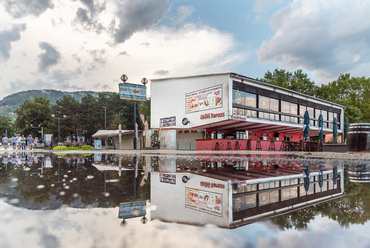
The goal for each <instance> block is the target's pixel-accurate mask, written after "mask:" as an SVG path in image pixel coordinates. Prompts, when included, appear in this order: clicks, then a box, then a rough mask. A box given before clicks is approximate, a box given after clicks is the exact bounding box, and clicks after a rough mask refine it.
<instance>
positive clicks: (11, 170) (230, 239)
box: [0, 151, 370, 247]
mask: <svg viewBox="0 0 370 248" xmlns="http://www.w3.org/2000/svg"><path fill="white" fill-rule="evenodd" d="M63 152H64V151H63ZM0 155H1V161H0V211H1V212H2V213H3V214H2V215H1V216H0V226H1V227H0V237H1V238H0V247H24V245H25V244H27V247H143V246H144V247H146V246H150V247H169V246H175V247H313V246H316V247H324V246H325V247H348V246H349V245H353V244H355V245H356V247H368V244H369V243H370V238H369V237H368V235H367V233H368V232H369V231H370V224H369V222H368V219H369V218H370V183H369V180H370V177H369V175H370V160H366V159H332V158H320V159H315V158H307V156H303V155H300V154H298V155H293V154H287V153H282V154H281V153H278V154H264V153H259V154H253V153H245V154H240V153H237V154H224V153H217V154H215V153H202V154H199V153H186V152H184V153H180V154H179V153H177V154H171V153H166V154H162V153H160V152H155V151H154V152H153V151H151V152H140V153H138V154H130V153H129V152H125V153H120V154H117V153H116V154H113V153H108V152H101V153H99V152H96V151H94V152H92V153H90V152H88V153H86V152H85V153H76V152H75V153H73V154H64V153H45V152H37V151H25V152H22V151H8V152H6V153H4V152H1V153H0ZM122 203H123V204H122ZM133 204H134V205H133ZM135 204H136V205H135ZM139 205H145V206H144V207H142V208H140V207H139ZM119 215H124V216H126V218H124V219H125V221H124V222H123V221H122V220H123V219H122V218H118V216H119ZM143 216H145V218H143ZM146 221H147V223H146V224H142V222H146Z"/></svg>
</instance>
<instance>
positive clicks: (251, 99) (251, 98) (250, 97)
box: [244, 93, 257, 108]
mask: <svg viewBox="0 0 370 248" xmlns="http://www.w3.org/2000/svg"><path fill="white" fill-rule="evenodd" d="M244 98H245V101H244V104H245V106H247V107H253V108H256V107H257V104H256V103H257V95H256V94H251V93H245V95H244Z"/></svg>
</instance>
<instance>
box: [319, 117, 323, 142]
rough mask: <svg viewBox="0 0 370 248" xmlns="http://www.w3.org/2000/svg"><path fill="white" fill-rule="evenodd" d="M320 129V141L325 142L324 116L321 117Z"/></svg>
mask: <svg viewBox="0 0 370 248" xmlns="http://www.w3.org/2000/svg"><path fill="white" fill-rule="evenodd" d="M319 128H320V131H319V140H323V139H324V118H323V116H322V114H320V115H319Z"/></svg>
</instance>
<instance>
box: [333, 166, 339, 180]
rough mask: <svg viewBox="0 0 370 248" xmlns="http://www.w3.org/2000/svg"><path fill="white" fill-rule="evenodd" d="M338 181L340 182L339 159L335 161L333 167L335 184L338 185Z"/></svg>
mask: <svg viewBox="0 0 370 248" xmlns="http://www.w3.org/2000/svg"><path fill="white" fill-rule="evenodd" d="M337 183H338V166H337V161H335V162H334V167H333V184H334V185H336V184H337Z"/></svg>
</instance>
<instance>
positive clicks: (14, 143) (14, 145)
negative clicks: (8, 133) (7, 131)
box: [12, 136, 17, 150]
mask: <svg viewBox="0 0 370 248" xmlns="http://www.w3.org/2000/svg"><path fill="white" fill-rule="evenodd" d="M12 145H13V150H15V149H16V147H17V138H16V137H15V136H13V137H12Z"/></svg>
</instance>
